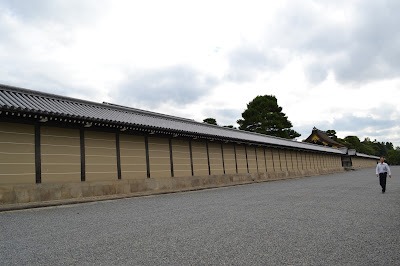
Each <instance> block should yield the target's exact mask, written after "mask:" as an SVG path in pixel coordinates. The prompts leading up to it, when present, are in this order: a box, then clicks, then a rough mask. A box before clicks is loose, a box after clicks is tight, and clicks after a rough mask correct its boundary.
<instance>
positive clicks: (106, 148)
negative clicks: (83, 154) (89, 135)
mask: <svg viewBox="0 0 400 266" xmlns="http://www.w3.org/2000/svg"><path fill="white" fill-rule="evenodd" d="M85 149H86V150H92V149H105V150H116V148H115V147H111V148H110V147H100V146H88V145H85Z"/></svg>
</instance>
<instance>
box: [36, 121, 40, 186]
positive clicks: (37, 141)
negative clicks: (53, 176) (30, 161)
mask: <svg viewBox="0 0 400 266" xmlns="http://www.w3.org/2000/svg"><path fill="white" fill-rule="evenodd" d="M35 175H36V184H40V183H42V156H41V151H40V125H39V124H38V123H36V124H35Z"/></svg>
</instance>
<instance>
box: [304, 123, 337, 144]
mask: <svg viewBox="0 0 400 266" xmlns="http://www.w3.org/2000/svg"><path fill="white" fill-rule="evenodd" d="M314 134H315V135H316V136H317V137H318V138H319V139H320V140H321V141H324V142H326V143H328V144H330V145H331V146H337V147H344V146H343V145H342V144H340V143H339V142H337V141H335V140H333V139H332V138H330V137H329V136H328V135H327V134H326V132H325V131H322V130H319V129H317V128H315V127H314V128H313V131H312V133H311V135H310V136H309V137H308V138H307V139H306V140H305V142H309V143H312V136H313V135H314Z"/></svg>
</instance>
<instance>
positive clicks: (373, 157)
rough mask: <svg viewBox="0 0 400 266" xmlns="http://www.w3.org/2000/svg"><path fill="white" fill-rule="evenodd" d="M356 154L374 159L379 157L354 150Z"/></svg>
mask: <svg viewBox="0 0 400 266" xmlns="http://www.w3.org/2000/svg"><path fill="white" fill-rule="evenodd" d="M356 156H357V157H363V158H369V159H376V160H379V159H380V157H379V156H374V155H368V154H364V153H360V152H356Z"/></svg>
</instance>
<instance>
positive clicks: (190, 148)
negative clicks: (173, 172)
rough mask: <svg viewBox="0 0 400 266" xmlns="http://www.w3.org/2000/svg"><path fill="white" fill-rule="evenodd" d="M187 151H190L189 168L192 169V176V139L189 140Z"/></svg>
mask: <svg viewBox="0 0 400 266" xmlns="http://www.w3.org/2000/svg"><path fill="white" fill-rule="evenodd" d="M189 152H190V169H191V170H192V176H194V171H193V152H192V141H191V140H189Z"/></svg>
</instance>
